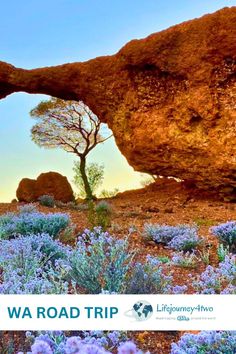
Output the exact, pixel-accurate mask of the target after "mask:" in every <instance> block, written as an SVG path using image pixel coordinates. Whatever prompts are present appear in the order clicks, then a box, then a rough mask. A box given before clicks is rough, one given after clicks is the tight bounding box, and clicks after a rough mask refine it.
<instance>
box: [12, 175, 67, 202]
mask: <svg viewBox="0 0 236 354" xmlns="http://www.w3.org/2000/svg"><path fill="white" fill-rule="evenodd" d="M46 194H47V195H51V196H53V197H54V199H55V200H60V201H61V202H64V203H67V202H71V201H73V200H74V196H73V190H72V188H71V185H70V183H69V182H68V180H67V178H66V177H64V176H62V175H61V174H60V173H57V172H47V173H42V174H41V175H40V176H39V177H38V178H37V179H36V180H35V179H29V178H23V179H22V180H21V181H20V183H19V186H18V188H17V191H16V196H17V198H18V200H19V201H20V202H27V203H30V202H37V201H38V198H39V197H40V196H42V195H46Z"/></svg>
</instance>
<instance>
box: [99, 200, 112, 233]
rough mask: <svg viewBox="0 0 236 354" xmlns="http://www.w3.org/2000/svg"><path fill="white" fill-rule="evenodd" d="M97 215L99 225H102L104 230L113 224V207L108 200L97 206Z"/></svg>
mask: <svg viewBox="0 0 236 354" xmlns="http://www.w3.org/2000/svg"><path fill="white" fill-rule="evenodd" d="M95 212H96V216H97V225H98V226H101V227H102V229H103V230H106V229H107V227H108V226H110V225H111V214H112V207H111V205H110V204H109V203H108V202H106V201H101V202H99V203H98V204H97V205H96V207H95Z"/></svg>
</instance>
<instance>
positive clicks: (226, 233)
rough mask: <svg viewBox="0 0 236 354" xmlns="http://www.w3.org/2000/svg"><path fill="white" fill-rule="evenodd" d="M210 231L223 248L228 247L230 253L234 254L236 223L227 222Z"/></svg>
mask: <svg viewBox="0 0 236 354" xmlns="http://www.w3.org/2000/svg"><path fill="white" fill-rule="evenodd" d="M210 230H211V232H212V233H213V235H215V236H217V237H218V239H219V241H220V242H221V243H222V244H223V245H224V246H226V247H227V246H228V247H229V251H230V252H233V253H236V221H228V222H226V223H224V224H220V225H218V226H214V227H212V228H211V229H210Z"/></svg>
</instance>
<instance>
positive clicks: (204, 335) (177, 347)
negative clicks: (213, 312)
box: [171, 331, 236, 354]
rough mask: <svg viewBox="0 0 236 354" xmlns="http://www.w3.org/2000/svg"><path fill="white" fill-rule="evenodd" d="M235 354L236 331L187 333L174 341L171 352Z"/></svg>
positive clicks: (176, 353) (182, 353)
mask: <svg viewBox="0 0 236 354" xmlns="http://www.w3.org/2000/svg"><path fill="white" fill-rule="evenodd" d="M190 353H193V354H195V353H196V354H197V353H201V354H217V353H219V354H223V353H225V354H226V353H227V354H234V353H236V331H202V332H199V333H197V334H192V333H185V334H184V335H183V336H182V337H181V338H180V340H179V341H178V343H172V345H171V354H190Z"/></svg>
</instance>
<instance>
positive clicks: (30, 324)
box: [0, 295, 236, 331]
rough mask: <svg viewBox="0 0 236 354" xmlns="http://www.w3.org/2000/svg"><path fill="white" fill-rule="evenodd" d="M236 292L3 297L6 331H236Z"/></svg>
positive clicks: (1, 326) (0, 321) (0, 317)
mask: <svg viewBox="0 0 236 354" xmlns="http://www.w3.org/2000/svg"><path fill="white" fill-rule="evenodd" d="M235 318H236V295H0V330H12V331H13V330H129V331H132V330H133V331H136V330H141V331H143V330H151V331H155V330H156V331H158V330H162V331H163V330H168V331H169V330H177V331H178V330H236V323H235Z"/></svg>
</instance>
